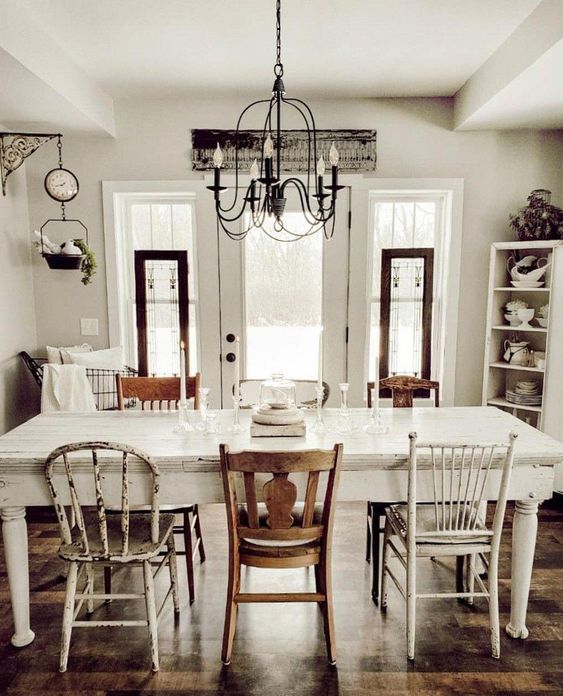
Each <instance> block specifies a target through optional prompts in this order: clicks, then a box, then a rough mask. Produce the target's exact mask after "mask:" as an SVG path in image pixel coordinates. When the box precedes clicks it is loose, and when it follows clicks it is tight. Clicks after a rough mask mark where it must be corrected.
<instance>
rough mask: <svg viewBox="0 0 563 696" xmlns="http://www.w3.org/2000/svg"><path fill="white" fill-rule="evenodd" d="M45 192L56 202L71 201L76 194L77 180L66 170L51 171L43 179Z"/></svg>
mask: <svg viewBox="0 0 563 696" xmlns="http://www.w3.org/2000/svg"><path fill="white" fill-rule="evenodd" d="M45 190H46V191H47V193H48V194H49V195H50V196H51V198H54V199H55V200H56V201H65V202H66V201H71V200H72V199H73V198H74V197H75V196H76V194H77V193H78V179H77V178H76V177H75V176H74V174H73V173H72V172H69V170H68V169H63V168H62V167H59V168H57V169H51V171H50V172H48V173H47V176H46V177H45Z"/></svg>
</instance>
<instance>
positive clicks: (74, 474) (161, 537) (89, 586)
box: [45, 442, 180, 672]
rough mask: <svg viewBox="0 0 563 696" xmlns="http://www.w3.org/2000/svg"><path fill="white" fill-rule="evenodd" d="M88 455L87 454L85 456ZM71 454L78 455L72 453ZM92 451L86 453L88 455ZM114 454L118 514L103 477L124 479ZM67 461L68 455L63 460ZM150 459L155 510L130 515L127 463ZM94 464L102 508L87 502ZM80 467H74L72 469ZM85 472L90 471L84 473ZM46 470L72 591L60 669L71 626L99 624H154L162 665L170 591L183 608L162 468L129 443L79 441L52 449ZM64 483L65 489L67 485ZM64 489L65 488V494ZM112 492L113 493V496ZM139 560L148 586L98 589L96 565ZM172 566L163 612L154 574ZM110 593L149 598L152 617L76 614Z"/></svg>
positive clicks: (147, 463)
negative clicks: (162, 500) (160, 628)
mask: <svg viewBox="0 0 563 696" xmlns="http://www.w3.org/2000/svg"><path fill="white" fill-rule="evenodd" d="M100 450H106V451H109V453H110V454H112V455H113V456H110V457H105V456H104V455H102V457H100V458H99V457H98V452H99V451H100ZM86 453H89V455H87V454H86ZM69 455H73V456H72V457H70V456H69ZM85 455H86V456H85ZM116 456H118V458H119V459H118V461H120V466H121V472H120V476H119V479H120V483H121V486H120V489H119V486H115V485H114V487H113V490H111V491H110V487H109V485H108V487H107V488H108V492H110V493H113V498H114V500H113V501H112V502H113V504H114V505H115V499H116V498H117V499H120V500H121V506H120V511H119V514H115V515H106V509H107V506H106V503H105V498H104V491H103V489H102V485H103V481H104V479H105V478H107V479H108V480H109V481H113V482H114V483H118V482H119V480H116V479H115V478H113V477H112V475H111V473H112V472H111V468H113V467H115V462H116ZM61 460H62V461H61ZM109 462H111V468H109V467H108V471H107V472H106V474H105V475H102V469H103V468H104V467H106V466H107V465H108V463H109ZM131 463H133V466H135V467H138V466H139V464H140V465H143V464H144V465H145V466H146V469H147V470H148V471H147V473H148V474H149V475H150V477H151V507H150V513H146V514H134V515H130V509H131V506H130V504H129V467H130V464H131ZM90 467H91V468H92V469H91V473H92V474H93V484H94V489H95V496H96V509H95V510H89V509H87V508H84V509H83V507H82V505H81V503H80V493H81V492H82V491H84V490H85V488H87V486H88V481H89V480H91V479H90ZM73 469H74V471H73ZM84 473H86V476H84ZM45 476H46V479H47V484H48V486H49V491H50V493H51V496H52V498H53V503H54V505H55V510H56V513H57V519H58V521H59V527H60V532H61V537H62V544H61V546H60V548H59V556H60V557H61V558H62V559H63V560H65V561H67V563H68V574H67V581H66V596H65V605H64V613H63V627H62V637H61V655H60V665H59V669H60V671H61V672H65V671H66V668H67V663H68V653H69V647H70V637H71V632H72V629H73V627H78V626H80V627H90V628H91V627H96V626H148V629H149V637H150V643H151V656H152V669H153V671H157V670H158V668H159V659H158V635H157V620H158V617H159V616H160V613H161V611H162V609H163V607H164V604H165V602H166V600H167V599H168V597H169V596H170V594H172V598H173V602H174V611H175V612H179V610H180V609H179V602H178V594H177V590H176V588H177V570H176V553H175V549H174V534H173V529H174V515H172V514H163V515H161V514H160V511H159V500H158V499H159V495H158V491H159V485H160V484H159V471H158V467H157V465H156V464H155V463H154V462H153V461H151V459H150V458H149V457H148V455H146V454H145V453H144V452H141V451H140V450H137V449H135V448H133V447H129V446H127V445H121V444H116V443H111V442H78V443H73V444H69V445H63V446H62V447H58V448H57V449H55V450H53V452H51V454H50V455H49V456H48V457H47V460H46V462H45ZM65 479H66V486H63V487H62V488H59V486H58V483H59V482H61V483H63V482H64V481H65ZM87 479H88V481H87ZM64 488H67V490H66V491H65V490H64ZM59 491H63V494H62V495H61V493H60V492H59ZM108 497H109V496H108ZM68 502H70V508H71V521H70V522H69V517H68V516H67V510H66V508H65V504H68ZM165 549H166V553H165V555H164V556H163V558H162V561H161V563H160V565H159V566H158V568H157V570H156V572H154V574H153V570H152V569H153V566H152V565H151V559H153V558H155V557H156V556H158V555H159V554H160V553H161V552H162V551H163V550H165ZM133 564H136V565H141V566H142V568H143V579H144V591H143V592H139V593H121V594H112V593H106V592H104V593H94V566H96V565H98V566H103V567H107V566H112V565H119V566H124V565H133ZM166 565H168V567H169V571H170V588H169V590H168V592H167V593H166V596H165V598H164V600H163V602H162V605H161V607H160V609H159V611H158V612H157V610H156V600H155V591H154V578H155V577H156V576H157V575H158V574H159V572H160V571H161V570H162V569H163V568H164V567H165V566H166ZM83 571H85V575H86V586H85V588H84V591H83V592H77V584H78V580H79V579H80V577H81V576H82V573H83ZM95 599H98V600H103V601H106V600H109V599H144V600H145V605H146V612H147V618H146V620H105V619H104V620H100V621H85V620H78V621H77V619H76V617H77V616H78V614H79V612H80V609H81V608H82V605H83V604H84V601H85V600H86V602H87V604H86V606H87V612H88V614H92V613H93V611H94V600H95Z"/></svg>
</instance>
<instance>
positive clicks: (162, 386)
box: [106, 372, 205, 604]
mask: <svg viewBox="0 0 563 696" xmlns="http://www.w3.org/2000/svg"><path fill="white" fill-rule="evenodd" d="M200 386H201V375H200V373H199V372H196V374H195V375H194V376H193V377H188V378H187V379H186V396H187V398H188V399H190V398H193V400H194V409H196V410H197V409H198V408H199V388H200ZM127 399H137V400H138V401H139V402H140V404H141V409H142V410H148V409H150V410H153V411H154V410H158V411H159V410H163V409H167V410H169V411H173V410H176V409H177V408H178V405H179V401H180V378H179V377H122V376H121V375H117V404H118V408H119V410H123V409H124V408H125V404H126V400H127ZM163 509H164V510H166V512H170V513H174V514H178V515H182V516H183V518H182V524H178V525H176V526H175V527H174V533H175V534H179V535H181V536H182V538H183V539H184V550H183V551H182V550H178V551H176V553H177V555H178V556H182V555H185V557H186V570H187V575H188V594H189V600H190V604H192V603H193V602H194V601H195V578H194V558H195V556H196V554H198V553H199V560H200V562H201V563H204V562H205V548H204V545H203V535H202V532H201V522H200V517H199V508H198V506H197V505H196V504H188V505H167V506H165V507H164V508H163ZM194 533H195V542H194V540H193V534H194ZM106 589H107V591H108V592H110V591H111V568H108V570H107V571H106Z"/></svg>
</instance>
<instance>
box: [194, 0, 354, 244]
mask: <svg viewBox="0 0 563 696" xmlns="http://www.w3.org/2000/svg"><path fill="white" fill-rule="evenodd" d="M283 72H284V70H283V63H282V61H281V0H276V63H275V65H274V75H275V80H274V86H273V89H272V96H271V97H270V98H269V99H260V100H258V101H255V102H252V103H251V104H249V105H248V106H247V107H246V108H245V109H244V110H243V111H242V113H241V114H240V116H239V119H238V121H237V127H236V133H235V188H234V200H233V202H232V204H231V205H230V206H228V207H223V205H222V204H221V200H220V197H221V192H222V191H225V190H226V189H227V187H226V186H222V185H221V166H222V165H223V152H222V151H221V148H220V146H219V143H217V148H216V150H215V152H214V156H213V165H214V183H213V186H208V187H207V188H208V189H209V190H210V191H213V193H214V196H215V209H216V211H217V222H218V225H220V226H221V228H222V229H223V230H224V231H225V232H226V234H227V235H228V236H229V237H230V238H231V239H235V240H241V239H244V238H245V237H246V235H247V234H248V232H249V231H250V230H251V229H252V228H253V227H256V228H259V229H261V230H262V231H263V232H264V233H265V234H267V235H268V236H270V237H272V238H273V239H276V240H278V241H282V242H291V241H296V240H298V239H302V238H303V237H308V236H310V235H312V234H314V233H315V232H318V231H320V230H323V233H324V235H325V237H326V238H327V239H330V238H331V237H332V235H333V234H334V224H335V213H336V198H337V195H338V191H339V190H340V189H342V188H344V187H343V186H340V185H339V184H338V151H337V149H336V147H335V146H334V143H332V145H331V147H330V151H329V161H330V165H331V179H330V184H325V176H324V175H325V170H326V165H325V162H324V158H323V156H322V153H318V151H317V133H316V128H315V119H314V117H313V113H312V111H311V109H310V108H309V106H308V105H307V104H306V103H305V102H304V101H302V100H301V99H295V98H293V99H290V98H288V97H286V96H285V87H284V83H283ZM260 105H267V109H266V118H265V120H264V126H263V128H262V135H261V140H260V163H258V161H257V159H255V160H254V162H253V164H252V166H251V167H250V171H249V174H250V184H249V185H248V187H245V186H243V185H242V184H241V185H240V186H239V177H240V176H241V172H240V171H239V161H238V160H239V158H238V150H239V132H240V130H241V123H242V120H243V117H244V116H245V115H246V114H247V112H249V111H250V110H251V109H253V108H254V107H258V106H260ZM283 107H289V108H290V109H292V110H294V111H296V112H297V113H298V114H299V115H300V116H301V117H302V118H303V121H304V123H305V130H306V132H307V141H308V142H307V175H306V183H304V182H303V181H302V180H301V179H299V178H297V177H288V178H286V179H283V180H282V176H281V173H282V172H281V165H282V148H283V141H282V110H283ZM317 154H319V156H318V157H317ZM315 163H316V168H315ZM291 188H293V189H294V190H295V191H296V192H297V195H298V198H299V202H300V206H301V210H302V212H303V216H304V219H305V221H306V228H305V229H304V230H303V229H300V230H297V229H291V228H290V227H289V226H288V225H287V224H286V222H285V221H284V211H285V207H286V203H287V197H286V192H289V191H290V190H291ZM241 197H242V200H240V199H241ZM245 213H247V214H248V215H247V217H245V218H243V225H242V229H241V228H240V227H238V226H237V229H233V228H231V225H232V224H233V223H235V222H236V221H238V220H240V218H242V217H243V215H244V214H245Z"/></svg>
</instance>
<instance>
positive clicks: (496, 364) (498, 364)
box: [490, 362, 545, 373]
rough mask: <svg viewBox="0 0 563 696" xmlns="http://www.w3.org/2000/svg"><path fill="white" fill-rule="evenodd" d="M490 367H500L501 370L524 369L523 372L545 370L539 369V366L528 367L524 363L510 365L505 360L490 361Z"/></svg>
mask: <svg viewBox="0 0 563 696" xmlns="http://www.w3.org/2000/svg"><path fill="white" fill-rule="evenodd" d="M490 367H500V368H501V370H524V371H525V372H540V373H542V372H545V370H540V368H539V367H528V366H526V365H510V363H506V362H492V363H491V364H490Z"/></svg>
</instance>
